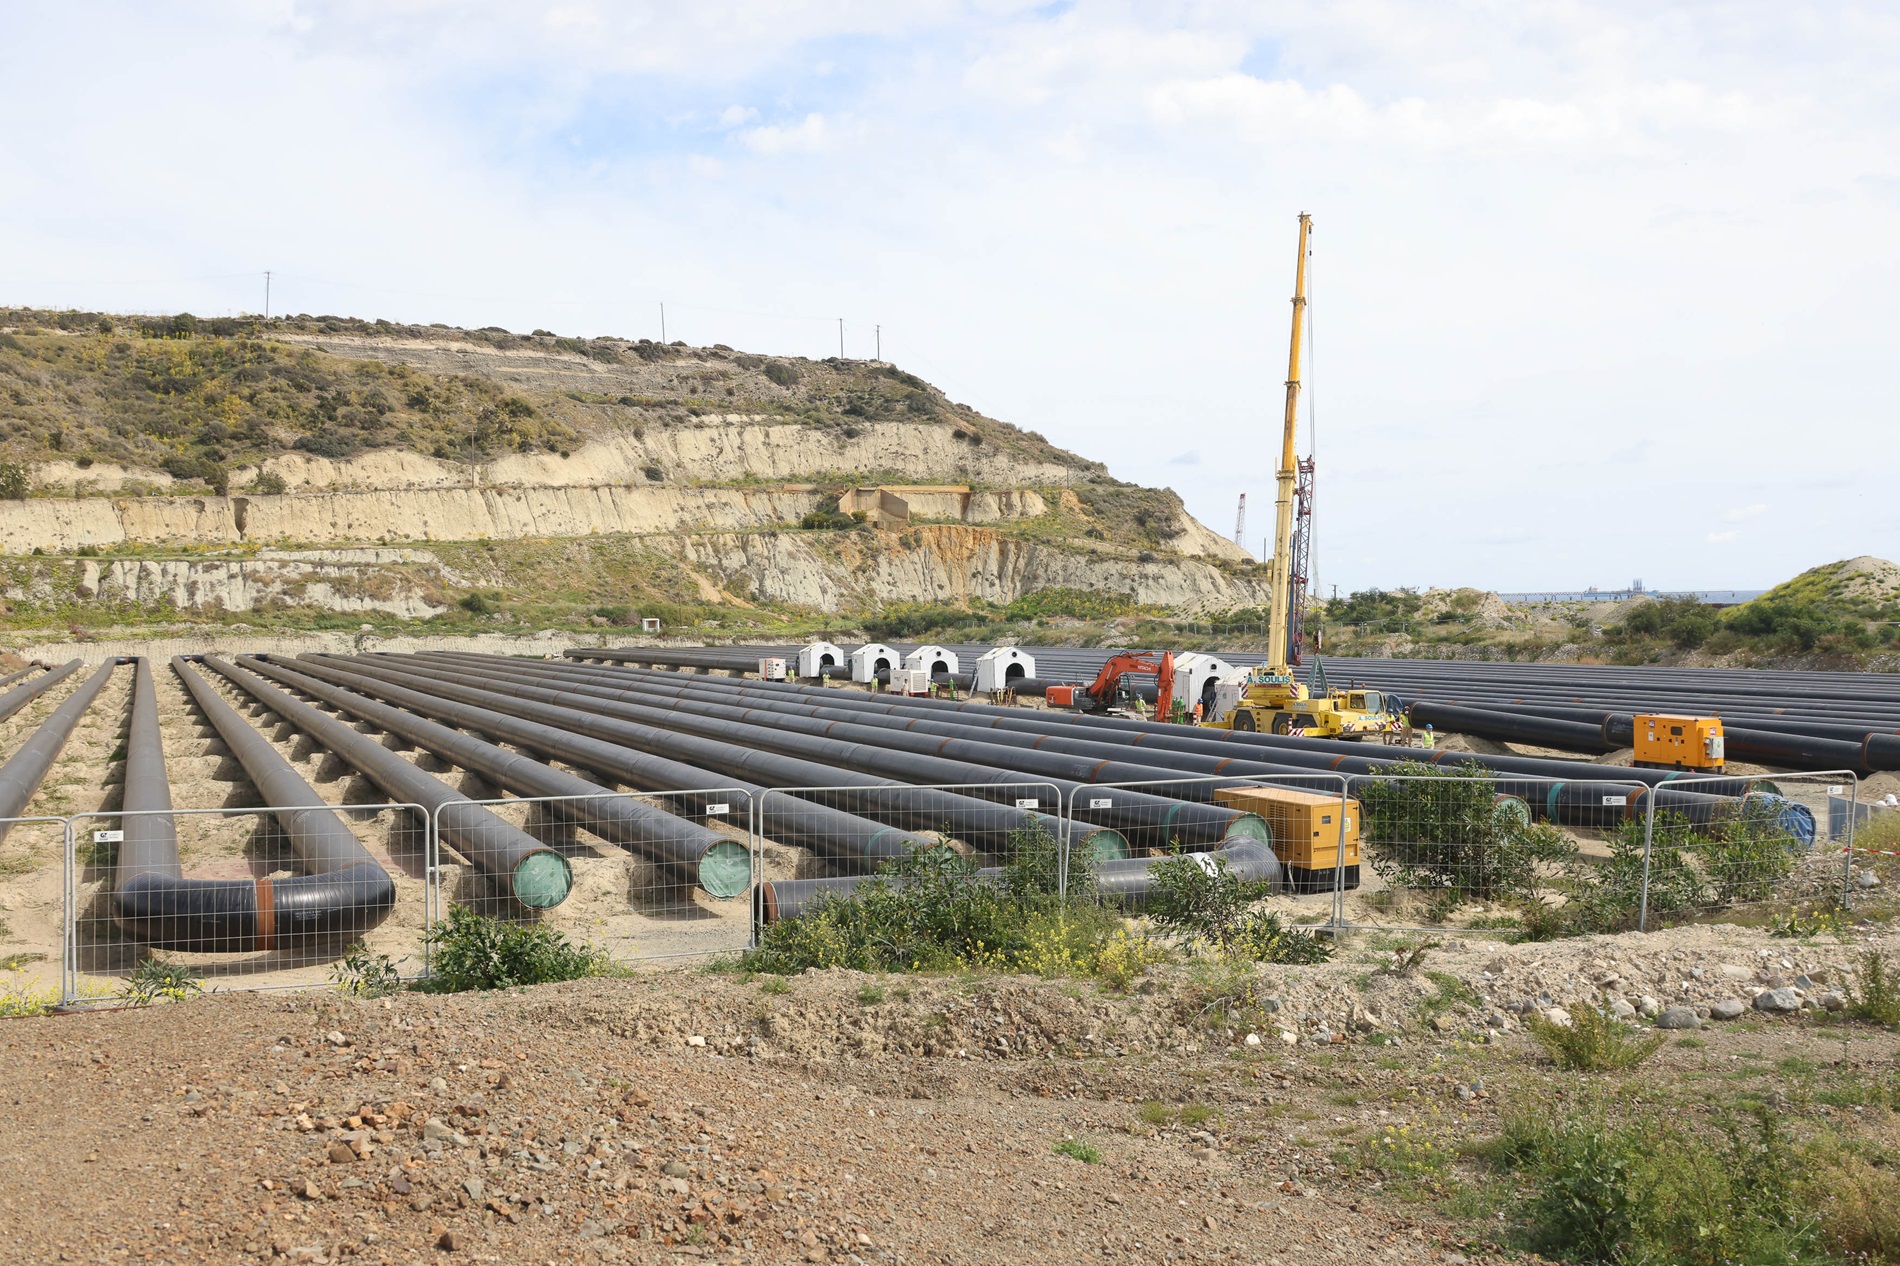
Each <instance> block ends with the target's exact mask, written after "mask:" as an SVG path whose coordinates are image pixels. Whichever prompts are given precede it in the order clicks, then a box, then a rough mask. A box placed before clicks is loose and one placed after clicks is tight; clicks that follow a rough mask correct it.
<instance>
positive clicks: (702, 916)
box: [434, 787, 759, 963]
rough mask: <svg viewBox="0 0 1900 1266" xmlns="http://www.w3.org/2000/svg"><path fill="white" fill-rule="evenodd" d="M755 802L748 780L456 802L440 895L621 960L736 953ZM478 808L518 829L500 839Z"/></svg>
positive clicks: (447, 818) (743, 931) (444, 819)
mask: <svg viewBox="0 0 1900 1266" xmlns="http://www.w3.org/2000/svg"><path fill="white" fill-rule="evenodd" d="M756 808H757V806H756V804H755V803H754V797H753V795H752V794H751V793H750V792H748V791H747V790H745V789H744V788H738V787H720V788H710V789H708V788H694V789H688V790H679V791H652V792H647V791H643V792H638V793H632V792H627V793H622V792H603V793H602V794H600V795H582V796H527V797H497V798H491V799H482V800H472V801H464V802H456V803H451V804H446V805H443V806H442V807H441V808H440V809H438V810H437V812H436V813H435V815H434V822H435V829H436V832H437V838H438V841H439V851H440V854H441V858H442V861H441V866H440V872H439V880H438V888H439V891H440V896H439V899H438V900H439V904H440V906H441V908H442V911H443V912H444V913H446V912H447V911H448V910H449V909H450V908H451V907H454V906H465V907H468V908H471V909H473V910H475V911H476V912H477V913H480V914H483V915H487V916H489V917H491V918H500V919H505V920H508V921H512V922H533V923H537V924H540V925H543V926H546V927H548V928H551V929H553V930H555V931H558V932H560V933H562V934H564V935H566V936H567V937H568V938H569V939H571V940H573V941H576V942H582V943H586V944H589V945H592V946H594V947H596V948H598V949H600V950H602V951H604V952H605V953H606V954H607V955H608V956H609V957H610V958H611V959H612V960H613V961H615V962H620V963H632V962H638V961H644V960H652V959H665V958H679V957H690V956H699V955H713V954H726V953H734V952H737V951H740V950H743V949H745V948H746V947H747V946H748V945H749V944H751V938H752V920H751V917H750V908H751V907H750V902H749V901H748V900H747V898H748V896H749V894H750V893H751V892H752V890H753V888H754V886H755V885H756V883H757V881H758V858H759V852H758V849H757V848H756V847H755V838H754V828H753V816H754V813H755V811H756ZM478 813H480V814H492V815H493V816H494V817H495V818H498V819H500V821H501V823H503V824H504V825H505V826H506V827H507V828H509V830H510V831H512V832H516V833H518V835H516V836H514V837H513V838H512V839H506V838H504V842H505V843H506V844H507V845H508V846H507V847H505V848H497V847H494V845H495V842H496V841H495V836H494V833H493V831H492V827H491V826H490V824H489V823H488V822H485V821H482V820H480V819H478V818H477V817H476V815H477V814H478ZM522 836H525V837H526V839H525V840H523V839H522V838H520V837H522Z"/></svg>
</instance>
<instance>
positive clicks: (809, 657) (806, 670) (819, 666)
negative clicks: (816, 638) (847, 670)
mask: <svg viewBox="0 0 1900 1266" xmlns="http://www.w3.org/2000/svg"><path fill="white" fill-rule="evenodd" d="M844 658H845V657H844V648H843V647H842V646H838V645H836V644H834V643H831V642H813V643H812V644H811V645H809V646H807V647H805V648H804V649H802V650H800V651H799V652H798V675H799V676H800V677H823V676H824V675H825V670H826V669H829V668H842V667H844Z"/></svg>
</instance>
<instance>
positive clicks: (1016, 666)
mask: <svg viewBox="0 0 1900 1266" xmlns="http://www.w3.org/2000/svg"><path fill="white" fill-rule="evenodd" d="M1035 675H1036V660H1035V657H1034V656H1032V655H1030V654H1029V653H1028V652H1026V651H1024V650H1023V649H1022V648H1020V647H1016V646H998V647H996V648H995V649H993V650H987V651H984V652H983V653H982V654H981V655H979V656H977V659H976V681H975V682H974V683H972V685H971V687H970V688H971V689H972V690H977V691H991V690H1008V689H1009V688H1010V687H1011V686H1012V685H1014V684H1015V683H1016V682H1018V681H1021V680H1022V679H1023V678H1025V677H1034V676H1035Z"/></svg>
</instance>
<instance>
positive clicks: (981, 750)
mask: <svg viewBox="0 0 1900 1266" xmlns="http://www.w3.org/2000/svg"><path fill="white" fill-rule="evenodd" d="M313 658H316V659H318V660H320V661H331V660H337V661H338V662H342V663H347V664H350V665H352V666H354V667H355V668H356V669H357V670H358V671H360V672H363V673H366V674H368V675H371V676H376V675H379V674H381V675H384V676H386V677H388V678H391V679H394V680H399V681H400V680H410V681H414V680H418V679H420V680H425V681H433V682H434V683H435V685H434V687H433V689H434V690H435V691H436V692H437V693H443V694H448V695H450V696H451V697H457V698H465V697H471V695H470V688H468V687H462V686H458V685H455V684H454V682H455V681H456V680H457V679H466V677H467V675H468V674H467V672H466V671H465V670H453V669H443V668H441V667H435V666H428V667H425V666H422V665H420V664H419V663H417V662H416V661H413V660H411V659H410V658H409V657H400V658H399V659H391V658H389V657H358V658H354V659H339V657H331V656H318V657H313ZM300 662H303V661H300ZM395 663H401V664H402V665H403V666H402V667H400V668H397V667H393V666H392V665H393V664H395ZM491 684H493V685H495V686H496V690H495V691H477V692H473V693H474V694H475V695H480V696H482V698H481V702H482V705H483V706H484V707H494V708H497V709H501V710H511V711H516V712H523V711H524V709H525V712H526V713H534V714H539V713H541V712H542V711H544V710H547V709H549V708H550V706H551V705H550V703H549V702H536V703H524V701H523V698H510V697H509V694H515V695H524V692H525V695H524V697H526V695H531V694H532V692H533V691H534V690H535V689H537V688H535V687H526V686H521V685H518V684H515V683H509V682H503V681H497V682H493V683H491ZM503 691H506V692H509V693H501V692H503ZM457 692H460V693H457ZM551 693H553V694H557V695H558V694H560V693H561V692H560V691H558V690H556V691H553V692H551ZM567 702H568V703H569V704H571V705H572V706H563V707H558V708H554V709H553V711H555V712H559V713H561V714H562V716H563V720H562V722H561V723H562V724H563V725H569V724H578V725H583V726H586V727H590V728H596V729H597V728H599V727H600V726H601V725H602V724H603V722H602V721H601V719H600V718H599V717H589V716H588V715H587V711H586V705H587V704H588V703H590V702H597V701H594V700H589V699H587V698H586V697H585V696H577V697H575V698H573V699H571V700H568V701H567ZM614 706H616V707H622V708H624V707H627V706H630V705H614ZM641 719H642V720H647V721H650V722H651V723H652V724H655V725H659V726H663V727H667V728H671V729H675V730H683V731H686V732H695V731H694V727H695V726H700V725H702V724H703V722H704V721H707V720H727V721H734V722H740V723H746V724H747V725H748V727H749V728H747V729H746V730H745V732H744V737H743V739H741V740H740V741H742V742H743V743H744V744H745V745H747V746H751V747H758V748H766V749H769V750H775V751H781V752H788V753H791V754H801V753H821V754H822V755H821V756H820V758H821V759H825V760H827V761H835V762H836V763H840V764H844V765H846V766H847V767H850V768H856V769H860V770H865V771H871V772H877V773H881V774H886V775H889V776H893V777H898V778H903V779H906V780H907V781H915V782H918V783H938V784H947V785H963V784H970V785H973V786H978V787H980V788H982V789H986V790H991V791H992V792H993V794H996V795H998V796H1001V797H1013V796H1014V795H1016V794H1018V790H1019V788H1020V785H1021V783H1023V782H1024V781H1040V782H1047V783H1049V784H1050V785H1051V786H1053V787H1055V788H1056V790H1057V791H1058V792H1060V793H1062V794H1065V795H1069V796H1070V797H1072V798H1073V797H1074V796H1075V794H1076V793H1077V792H1079V791H1085V790H1086V789H1087V788H1088V787H1089V786H1091V785H1093V784H1096V783H1103V782H1117V781H1139V780H1149V781H1163V780H1165V779H1167V778H1168V777H1169V775H1171V774H1174V773H1175V772H1176V771H1171V770H1167V769H1158V768H1153V767H1145V766H1139V765H1126V764H1117V763H1116V762H1112V761H1089V760H1080V759H1074V758H1069V757H1060V756H1054V755H1050V754H1046V753H1038V752H1033V751H1026V750H1023V749H1022V748H1020V747H1015V746H1008V745H1002V744H996V743H982V742H972V741H968V740H960V739H942V740H937V739H930V738H925V737H923V736H911V735H907V734H904V733H903V732H901V731H899V730H896V729H894V728H888V727H879V726H875V725H855V724H851V723H848V722H828V721H819V720H815V719H809V718H802V717H790V716H782V715H774V714H769V713H763V712H760V713H757V714H756V715H755V714H754V713H753V711H752V710H750V709H746V708H743V707H731V708H721V707H720V706H719V705H716V704H706V705H702V706H700V707H697V708H694V709H693V710H691V711H690V712H688V711H686V710H683V709H679V708H664V709H647V710H646V711H645V714H643V715H642V716H641ZM1182 785H1184V784H1175V783H1170V784H1168V785H1166V786H1161V787H1155V788H1148V789H1145V790H1141V791H1135V790H1128V789H1118V790H1117V791H1116V792H1115V794H1114V795H1112V796H1108V797H1103V798H1104V799H1107V800H1110V801H1112V802H1113V803H1112V804H1109V805H1107V806H1104V807H1101V808H1095V807H1093V806H1091V807H1090V808H1089V809H1087V810H1086V811H1081V810H1078V811H1077V816H1079V817H1082V818H1084V819H1085V820H1088V821H1094V822H1096V823H1099V824H1102V825H1107V826H1112V827H1114V828H1115V829H1116V830H1118V831H1120V832H1122V833H1123V834H1124V835H1126V836H1127V837H1128V839H1129V841H1130V842H1131V843H1139V844H1144V845H1147V844H1154V845H1157V846H1165V845H1167V844H1169V843H1172V842H1179V843H1182V844H1185V845H1190V846H1191V845H1197V844H1208V843H1219V842H1220V841H1222V840H1224V839H1226V838H1227V837H1228V836H1229V835H1231V834H1241V835H1245V836H1247V837H1249V838H1253V839H1261V840H1264V839H1265V838H1266V836H1267V828H1266V824H1265V823H1264V822H1263V821H1262V820H1261V819H1260V818H1259V817H1258V815H1255V814H1251V813H1242V812H1239V811H1236V810H1233V809H1225V808H1221V807H1219V806H1216V805H1212V804H1197V803H1190V802H1187V801H1185V800H1182V799H1179V798H1176V797H1177V795H1178V789H1179V787H1180V786H1182ZM1196 786H1197V790H1198V791H1199V792H1200V794H1207V793H1205V790H1204V789H1201V788H1198V785H1196ZM1208 798H1211V795H1209V797H1208ZM768 833H769V832H768Z"/></svg>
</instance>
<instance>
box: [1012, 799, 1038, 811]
mask: <svg viewBox="0 0 1900 1266" xmlns="http://www.w3.org/2000/svg"><path fill="white" fill-rule="evenodd" d="M1036 803H1037V802H1036V798H1035V797H1034V796H1031V797H1030V798H1029V799H1027V800H1018V801H1017V802H1016V807H1017V808H1018V809H1033V808H1035V807H1036Z"/></svg>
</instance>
